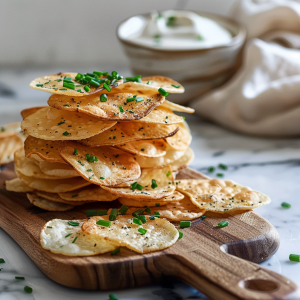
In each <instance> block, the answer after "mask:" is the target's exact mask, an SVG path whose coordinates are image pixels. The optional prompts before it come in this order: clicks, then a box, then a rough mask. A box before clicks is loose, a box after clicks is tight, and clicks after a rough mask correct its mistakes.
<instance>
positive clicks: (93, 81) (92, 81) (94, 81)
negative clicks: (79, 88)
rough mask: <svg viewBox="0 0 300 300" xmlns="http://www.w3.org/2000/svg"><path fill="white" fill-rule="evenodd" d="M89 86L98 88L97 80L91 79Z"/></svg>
mask: <svg viewBox="0 0 300 300" xmlns="http://www.w3.org/2000/svg"><path fill="white" fill-rule="evenodd" d="M90 84H91V85H93V86H96V87H98V86H100V83H99V82H98V81H97V80H95V79H92V80H91V81H90Z"/></svg>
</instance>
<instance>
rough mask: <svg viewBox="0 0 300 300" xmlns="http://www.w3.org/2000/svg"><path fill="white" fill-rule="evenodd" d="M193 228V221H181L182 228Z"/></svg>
mask: <svg viewBox="0 0 300 300" xmlns="http://www.w3.org/2000/svg"><path fill="white" fill-rule="evenodd" d="M186 227H191V221H180V228H186Z"/></svg>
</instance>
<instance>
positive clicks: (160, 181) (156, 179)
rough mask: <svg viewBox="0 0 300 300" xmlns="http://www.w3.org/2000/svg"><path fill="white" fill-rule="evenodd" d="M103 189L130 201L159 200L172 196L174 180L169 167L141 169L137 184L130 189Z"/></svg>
mask: <svg viewBox="0 0 300 300" xmlns="http://www.w3.org/2000/svg"><path fill="white" fill-rule="evenodd" d="M103 188H104V189H106V190H107V191H109V192H110V193H112V194H114V195H119V196H120V197H124V198H132V199H134V200H135V199H145V200H148V201H149V200H152V199H161V198H164V197H166V196H169V195H172V194H173V193H174V191H175V184H174V178H173V175H172V172H171V168H170V167H169V166H167V167H163V168H156V169H142V173H141V176H140V178H138V180H137V183H133V185H131V187H124V188H123V187H106V186H103Z"/></svg>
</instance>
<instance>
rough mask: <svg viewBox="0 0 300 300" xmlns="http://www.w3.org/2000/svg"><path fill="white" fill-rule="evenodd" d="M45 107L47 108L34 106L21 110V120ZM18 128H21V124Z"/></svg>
mask: <svg viewBox="0 0 300 300" xmlns="http://www.w3.org/2000/svg"><path fill="white" fill-rule="evenodd" d="M45 107H47V106H35V107H30V108H26V109H23V110H22V111H21V116H22V118H23V120H24V119H25V118H27V117H28V116H30V115H32V114H33V113H35V112H36V111H38V110H40V109H42V108H45ZM20 126H21V124H20Z"/></svg>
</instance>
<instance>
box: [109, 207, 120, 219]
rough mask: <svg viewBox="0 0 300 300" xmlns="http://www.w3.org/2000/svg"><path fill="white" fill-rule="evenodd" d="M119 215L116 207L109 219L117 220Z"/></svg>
mask: <svg viewBox="0 0 300 300" xmlns="http://www.w3.org/2000/svg"><path fill="white" fill-rule="evenodd" d="M117 216H118V210H117V209H116V208H113V209H112V210H111V212H110V215H109V217H108V218H109V221H115V220H116V219H117Z"/></svg>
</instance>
